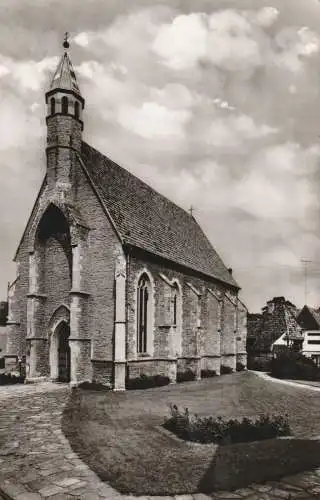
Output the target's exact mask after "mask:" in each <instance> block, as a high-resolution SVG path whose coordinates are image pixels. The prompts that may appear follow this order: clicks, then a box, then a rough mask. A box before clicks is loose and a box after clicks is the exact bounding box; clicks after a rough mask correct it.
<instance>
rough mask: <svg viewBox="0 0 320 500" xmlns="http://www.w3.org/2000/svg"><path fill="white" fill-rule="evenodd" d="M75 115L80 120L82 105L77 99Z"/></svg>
mask: <svg viewBox="0 0 320 500" xmlns="http://www.w3.org/2000/svg"><path fill="white" fill-rule="evenodd" d="M74 116H75V117H76V118H77V120H79V118H80V106H79V103H78V101H76V102H75V104H74Z"/></svg>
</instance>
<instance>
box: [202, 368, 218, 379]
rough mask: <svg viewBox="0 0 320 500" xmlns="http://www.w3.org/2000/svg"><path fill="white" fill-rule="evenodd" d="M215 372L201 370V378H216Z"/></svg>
mask: <svg viewBox="0 0 320 500" xmlns="http://www.w3.org/2000/svg"><path fill="white" fill-rule="evenodd" d="M216 375H217V372H216V371H215V370H209V369H207V370H201V378H211V377H216Z"/></svg>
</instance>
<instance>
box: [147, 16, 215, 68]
mask: <svg viewBox="0 0 320 500" xmlns="http://www.w3.org/2000/svg"><path fill="white" fill-rule="evenodd" d="M205 20H206V19H205V16H204V15H203V14H189V15H181V16H177V17H176V18H175V19H174V20H173V21H172V23H171V24H164V25H163V26H162V27H161V28H160V30H159V32H158V34H157V36H156V38H155V40H154V42H153V45H152V49H153V51H154V52H155V53H156V54H158V55H159V56H160V57H162V59H163V61H164V63H165V64H167V65H168V66H169V67H171V68H173V69H176V70H183V69H189V68H192V67H193V66H195V64H196V63H197V62H198V61H199V60H200V59H201V58H203V57H204V56H205V55H206V52H207V27H206V25H205Z"/></svg>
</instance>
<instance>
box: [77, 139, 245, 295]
mask: <svg viewBox="0 0 320 500" xmlns="http://www.w3.org/2000/svg"><path fill="white" fill-rule="evenodd" d="M81 156H82V161H83V163H84V165H85V167H86V170H87V173H88V175H89V177H90V179H91V182H92V183H93V185H94V187H95V189H96V191H97V193H98V195H99V197H100V199H101V200H102V202H103V204H104V206H105V209H106V210H107V211H108V213H109V214H110V216H111V219H112V220H113V222H114V224H115V227H116V229H117V231H118V233H119V235H120V237H121V238H122V240H123V241H124V242H126V243H128V244H130V245H132V246H134V247H138V248H141V249H143V250H145V251H147V252H150V253H151V254H155V255H158V256H160V257H163V258H165V259H168V260H170V261H172V262H175V263H177V264H180V265H183V266H185V267H187V268H190V269H193V270H195V271H198V272H200V273H202V274H205V275H207V276H210V277H212V278H215V279H217V280H219V281H222V282H224V283H227V284H229V285H232V286H234V287H237V288H239V287H238V285H237V283H236V281H235V280H234V279H233V277H232V275H231V274H230V272H229V271H228V269H227V268H226V266H225V265H224V264H223V262H222V260H221V258H220V257H219V255H218V254H217V252H216V251H215V250H214V249H213V247H212V245H211V243H210V242H209V240H208V239H207V237H206V236H205V234H204V232H203V231H202V229H201V227H200V226H199V224H198V223H197V222H196V220H195V219H194V217H192V215H190V214H189V213H188V212H186V211H185V210H183V209H182V208H180V207H178V206H177V205H175V204H174V203H172V202H171V201H169V200H168V199H167V198H166V197H164V196H163V195H161V194H159V193H158V192H157V191H155V190H154V189H152V188H151V187H150V186H148V185H147V184H146V183H144V182H143V181H141V180H140V179H138V178H137V177H135V176H134V175H133V174H131V173H130V172H128V171H127V170H125V169H124V168H122V167H120V166H119V165H117V164H116V163H114V162H113V161H111V160H110V159H109V158H107V157H106V156H104V155H102V154H101V153H99V152H98V151H97V150H95V149H94V148H92V147H91V146H89V145H88V144H86V143H82V155H81Z"/></svg>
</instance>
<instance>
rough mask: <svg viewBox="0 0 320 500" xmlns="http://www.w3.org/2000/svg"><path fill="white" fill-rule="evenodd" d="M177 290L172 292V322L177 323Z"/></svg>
mask: <svg viewBox="0 0 320 500" xmlns="http://www.w3.org/2000/svg"><path fill="white" fill-rule="evenodd" d="M177 300H178V299H177V290H175V291H174V292H173V324H174V326H176V325H177Z"/></svg>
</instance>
